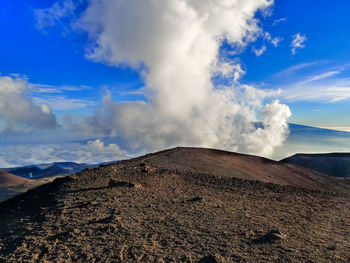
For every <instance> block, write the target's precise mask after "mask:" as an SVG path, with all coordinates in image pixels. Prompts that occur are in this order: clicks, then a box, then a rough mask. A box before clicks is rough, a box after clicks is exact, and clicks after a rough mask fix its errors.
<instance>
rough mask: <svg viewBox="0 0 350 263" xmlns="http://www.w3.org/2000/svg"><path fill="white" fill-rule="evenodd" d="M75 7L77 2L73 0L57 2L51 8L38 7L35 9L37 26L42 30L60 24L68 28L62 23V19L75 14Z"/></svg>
mask: <svg viewBox="0 0 350 263" xmlns="http://www.w3.org/2000/svg"><path fill="white" fill-rule="evenodd" d="M78 2H79V1H78ZM75 9H76V3H75V2H74V1H73V0H65V1H63V2H56V3H55V4H53V5H52V6H51V7H49V8H43V9H36V10H34V14H35V16H36V22H37V24H36V26H37V28H38V29H40V30H45V29H46V28H47V27H50V26H53V25H56V24H59V25H61V26H62V27H63V29H65V30H67V28H66V26H64V23H62V19H64V18H66V17H68V16H71V15H72V14H74V11H75Z"/></svg>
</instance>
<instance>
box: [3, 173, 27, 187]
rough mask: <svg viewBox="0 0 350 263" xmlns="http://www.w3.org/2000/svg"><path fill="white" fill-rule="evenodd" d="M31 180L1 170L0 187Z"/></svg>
mask: <svg viewBox="0 0 350 263" xmlns="http://www.w3.org/2000/svg"><path fill="white" fill-rule="evenodd" d="M29 181H30V180H28V179H25V178H22V177H19V176H16V175H14V174H10V173H8V172H6V171H4V170H0V187H7V186H16V185H21V184H24V183H27V182H29Z"/></svg>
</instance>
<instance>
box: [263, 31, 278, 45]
mask: <svg viewBox="0 0 350 263" xmlns="http://www.w3.org/2000/svg"><path fill="white" fill-rule="evenodd" d="M264 39H265V40H267V41H268V42H270V43H271V44H272V45H273V46H274V47H278V44H279V43H280V42H281V41H282V40H283V38H281V37H272V36H271V34H270V33H269V32H265V34H264Z"/></svg>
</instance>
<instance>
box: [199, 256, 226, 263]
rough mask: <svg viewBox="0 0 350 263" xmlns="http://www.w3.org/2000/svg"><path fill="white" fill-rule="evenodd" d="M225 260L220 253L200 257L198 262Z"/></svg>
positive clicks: (221, 261)
mask: <svg viewBox="0 0 350 263" xmlns="http://www.w3.org/2000/svg"><path fill="white" fill-rule="evenodd" d="M225 262H226V260H225V259H224V258H223V257H221V256H220V255H208V256H205V257H203V258H201V259H200V260H199V261H198V263H225Z"/></svg>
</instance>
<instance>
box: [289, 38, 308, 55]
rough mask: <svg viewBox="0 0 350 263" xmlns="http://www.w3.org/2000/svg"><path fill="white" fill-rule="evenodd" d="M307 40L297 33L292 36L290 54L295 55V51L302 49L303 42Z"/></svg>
mask: <svg viewBox="0 0 350 263" xmlns="http://www.w3.org/2000/svg"><path fill="white" fill-rule="evenodd" d="M306 40H307V38H306V36H305V35H301V34H300V33H297V34H295V35H294V36H293V41H292V44H291V47H292V49H291V52H292V54H293V55H295V53H296V51H297V49H302V48H304V47H305V44H304V43H305V41H306Z"/></svg>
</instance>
